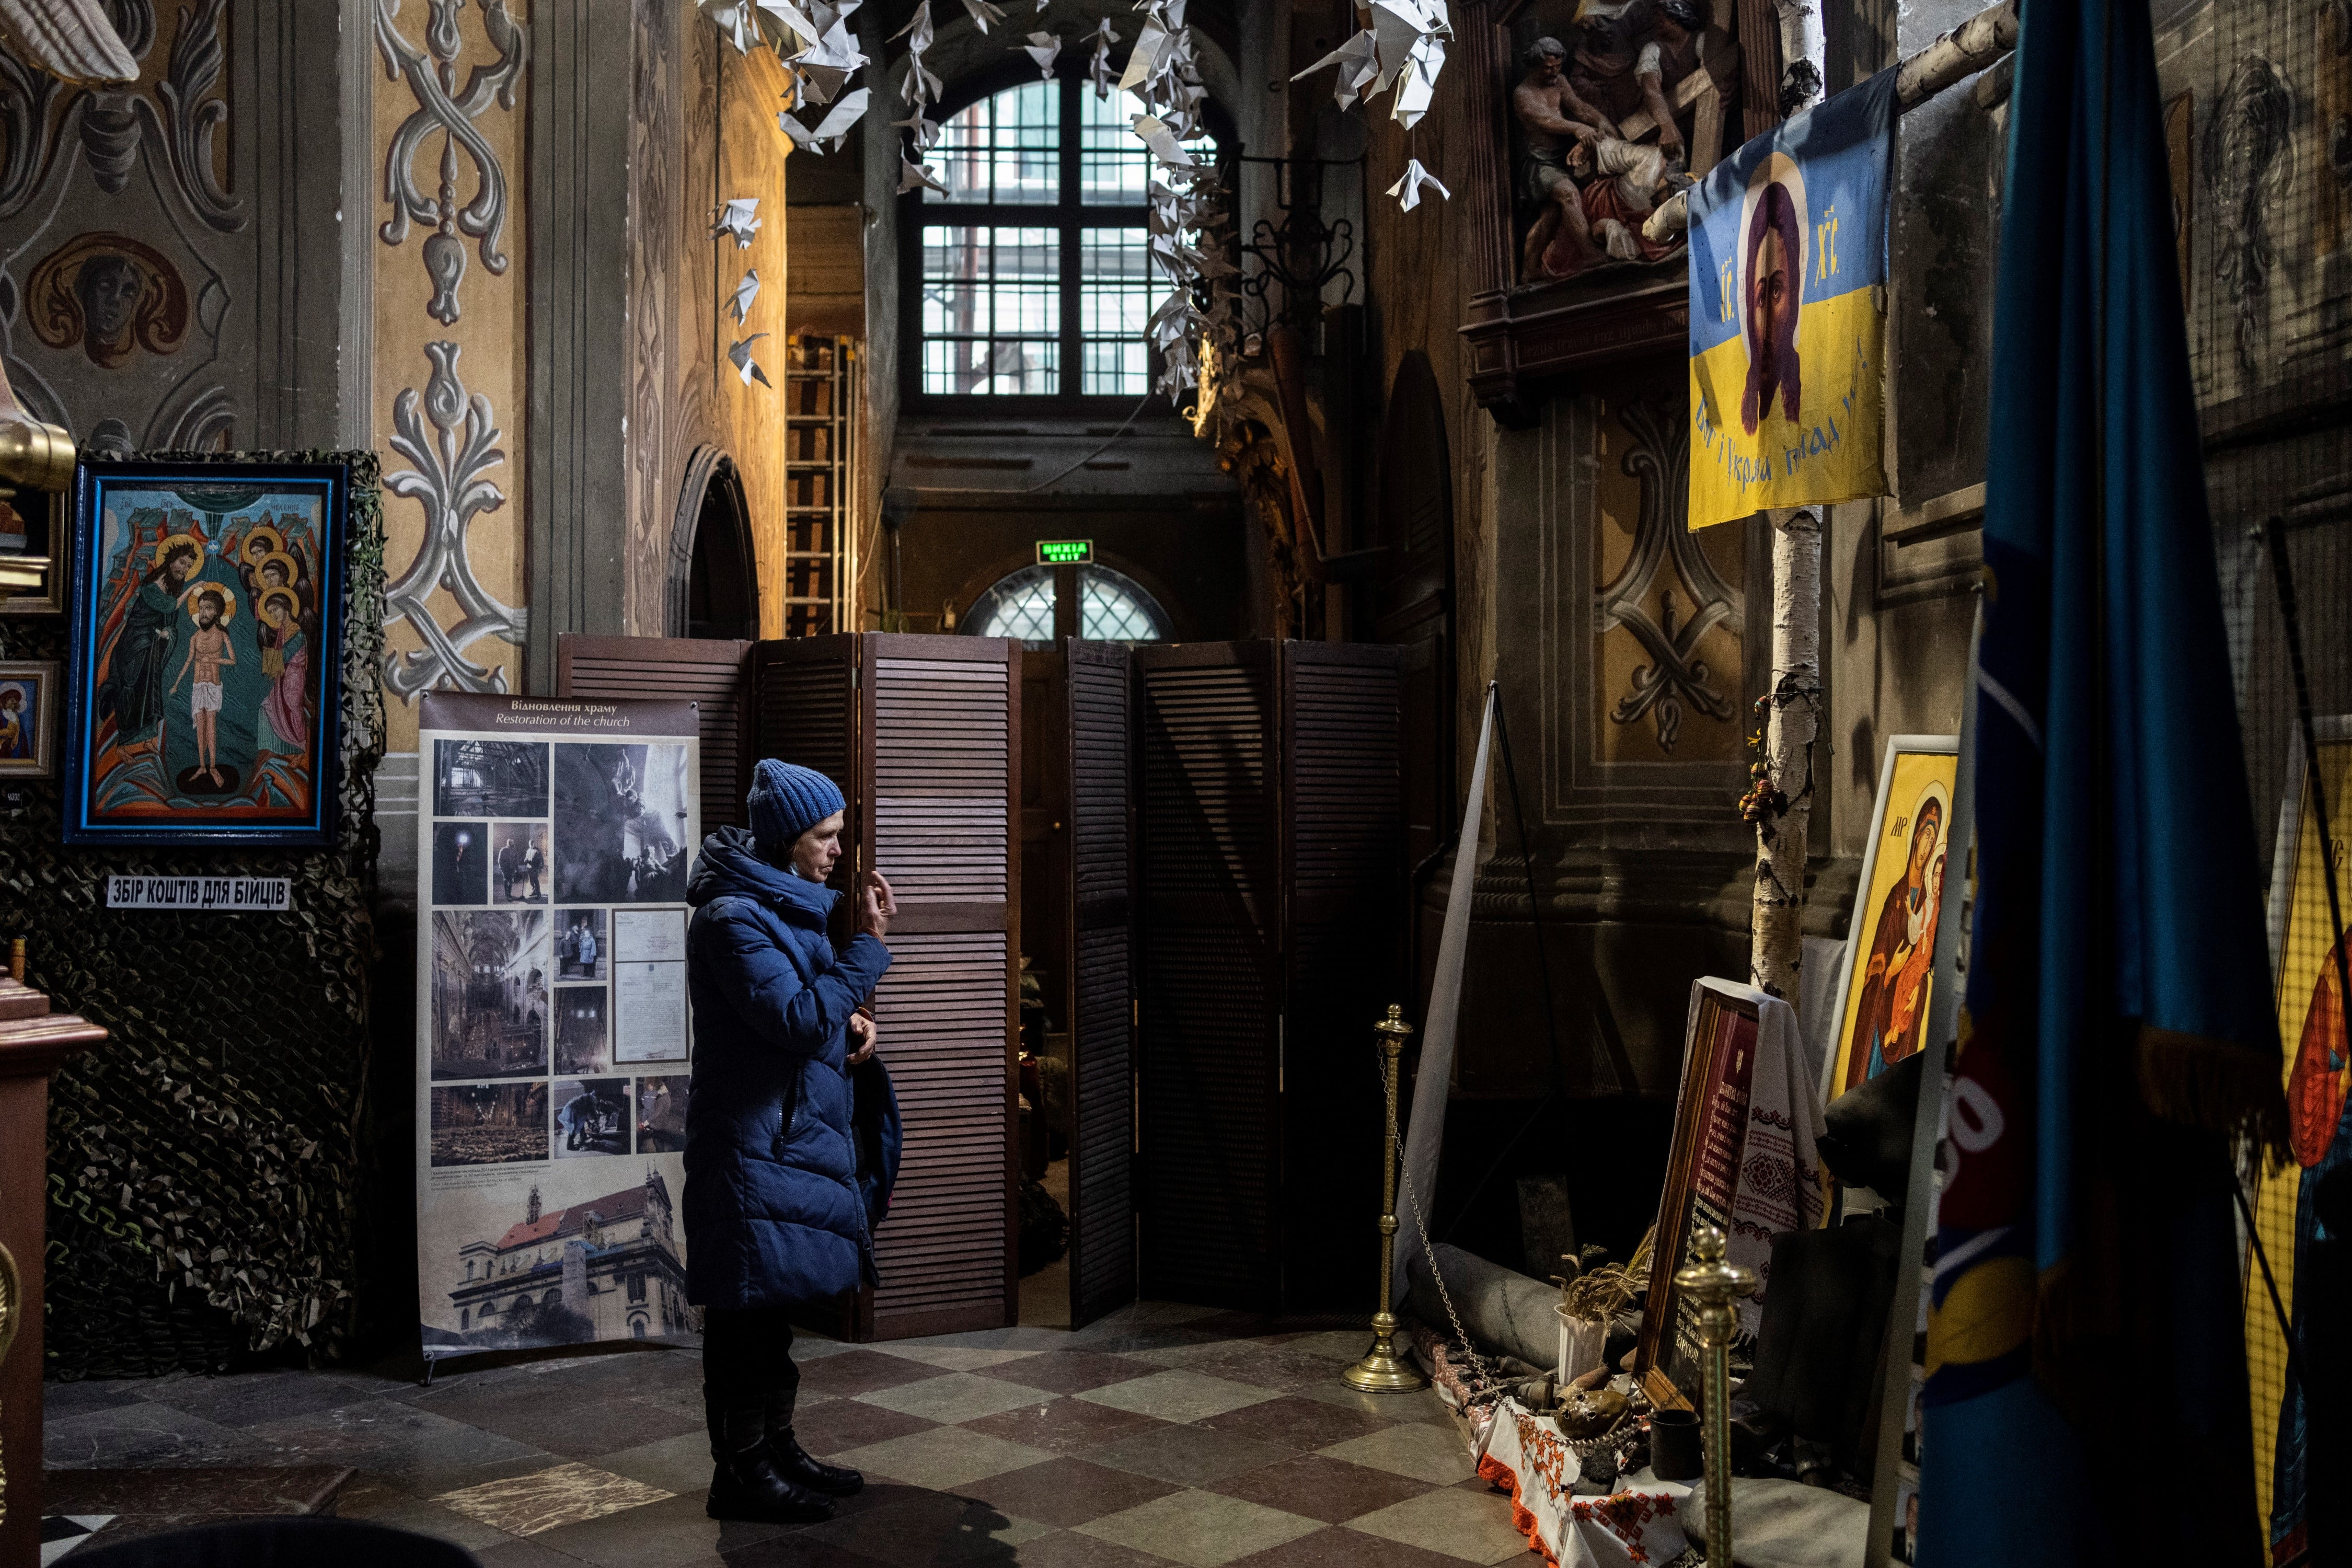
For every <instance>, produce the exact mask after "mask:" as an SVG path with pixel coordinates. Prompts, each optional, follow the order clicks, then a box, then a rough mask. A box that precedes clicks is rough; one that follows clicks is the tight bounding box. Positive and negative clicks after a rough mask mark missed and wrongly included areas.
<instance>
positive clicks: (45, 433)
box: [0, 409, 74, 490]
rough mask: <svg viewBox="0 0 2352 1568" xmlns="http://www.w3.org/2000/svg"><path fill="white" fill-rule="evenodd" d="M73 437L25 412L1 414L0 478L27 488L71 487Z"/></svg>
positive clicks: (17, 410)
mask: <svg viewBox="0 0 2352 1568" xmlns="http://www.w3.org/2000/svg"><path fill="white" fill-rule="evenodd" d="M73 471H74V444H73V437H71V436H69V435H68V434H67V433H66V432H65V431H64V430H63V429H62V428H60V427H59V426H55V425H44V424H42V423H41V422H40V421H39V420H37V419H36V418H34V417H33V416H31V415H29V414H26V413H25V412H24V411H23V410H22V409H13V410H7V411H5V412H0V479H5V480H6V481H7V482H8V483H9V484H10V485H12V486H16V485H21V486H23V487H25V488H26V489H36V490H63V489H69V488H71V486H72V484H73Z"/></svg>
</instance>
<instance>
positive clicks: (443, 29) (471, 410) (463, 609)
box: [374, 0, 529, 699]
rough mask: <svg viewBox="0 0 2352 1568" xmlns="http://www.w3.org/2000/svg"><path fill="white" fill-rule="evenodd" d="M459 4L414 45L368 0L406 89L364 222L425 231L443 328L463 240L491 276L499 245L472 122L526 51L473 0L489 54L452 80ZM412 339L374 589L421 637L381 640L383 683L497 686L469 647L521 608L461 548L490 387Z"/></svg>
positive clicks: (477, 506) (481, 460)
mask: <svg viewBox="0 0 2352 1568" xmlns="http://www.w3.org/2000/svg"><path fill="white" fill-rule="evenodd" d="M465 3H466V0H427V5H426V7H425V43H424V45H423V47H419V46H417V45H416V44H415V43H413V42H411V41H410V40H409V39H408V38H407V37H406V36H405V35H404V34H403V33H402V32H401V30H400V28H399V26H398V19H399V16H400V9H401V0H375V7H374V12H375V44H376V49H377V52H378V53H379V54H380V55H381V56H382V57H383V67H384V74H385V77H386V79H388V80H390V81H392V82H394V83H403V84H405V85H406V87H407V89H408V90H409V93H410V95H411V96H412V97H413V98H414V100H415V108H414V109H413V110H411V111H410V112H409V113H408V114H407V115H406V116H405V117H404V119H403V120H402V121H401V122H400V124H399V126H398V127H397V128H396V129H395V130H394V132H393V133H392V136H391V139H390V142H389V143H388V144H387V146H386V148H385V153H384V163H383V198H384V200H385V201H386V202H387V203H388V204H389V205H391V208H392V216H390V217H388V218H387V219H385V220H384V222H383V225H382V226H380V227H378V229H377V230H376V234H377V237H378V238H380V239H381V240H382V241H383V243H384V244H385V245H387V246H390V247H394V248H398V247H401V246H403V245H404V244H405V243H406V242H407V240H408V237H409V235H410V233H411V231H412V230H411V226H412V225H415V226H420V227H423V228H425V230H426V231H427V232H426V234H425V240H424V243H423V246H422V247H421V251H422V258H423V260H424V263H425V276H426V278H427V279H428V280H429V281H430V283H431V285H432V297H431V299H430V300H428V301H427V302H426V304H425V314H426V315H427V316H429V317H431V318H432V319H433V320H434V321H438V322H440V323H441V324H442V326H444V327H448V326H451V325H454V324H455V323H456V322H457V321H459V320H460V319H462V317H463V316H464V313H465V311H464V307H463V305H462V303H461V301H460V300H459V297H458V296H459V288H460V285H462V284H463V283H464V281H465V279H466V268H467V261H466V243H465V242H466V240H467V239H472V240H474V241H476V242H477V248H478V254H479V255H480V257H481V260H482V267H483V269H484V270H486V271H487V272H488V273H489V274H490V275H491V276H492V277H499V276H503V275H504V274H505V273H506V271H507V267H508V257H507V254H506V252H505V251H504V250H502V249H501V248H500V239H501V237H502V236H503V234H504V231H505V227H506V222H507V216H508V209H509V185H508V180H507V172H506V169H505V166H504V165H503V164H502V163H500V162H499V154H498V151H497V149H496V148H495V147H494V146H493V145H492V144H491V142H490V140H489V138H488V137H487V136H485V135H484V134H483V133H482V131H481V128H480V126H479V125H478V123H477V122H478V121H479V119H480V118H481V116H482V115H483V114H484V113H486V112H488V110H489V109H490V107H491V106H492V105H493V104H496V105H497V106H498V107H499V109H501V110H506V111H508V112H509V113H511V112H512V111H513V110H514V108H515V101H516V94H517V89H518V87H519V85H520V80H521V78H522V74H523V70H524V68H525V65H526V63H527V60H528V54H529V50H528V46H527V39H526V35H525V33H524V32H523V30H522V27H521V26H520V25H519V24H518V23H517V22H516V21H515V19H514V17H513V16H512V15H511V14H510V13H509V11H508V9H507V5H506V0H483V4H482V5H481V14H482V31H483V34H484V37H486V38H487V40H488V44H489V47H490V48H491V50H492V51H494V55H493V58H490V59H488V60H487V61H485V62H482V63H479V64H477V65H475V66H474V67H473V68H471V69H470V70H469V71H468V72H467V75H466V79H465V85H464V86H463V87H462V88H460V87H459V86H458V72H457V61H458V58H459V57H460V55H461V54H462V53H463V50H464V44H465V40H464V37H463V36H462V35H461V33H460V31H459V27H458V18H459V13H460V12H461V11H462V10H463V9H464V8H465ZM436 134H437V135H438V136H439V138H440V156H439V159H438V164H437V172H438V179H437V184H436V189H435V192H434V194H433V195H429V196H428V195H425V192H424V191H423V189H422V188H420V186H419V185H418V184H417V183H416V178H415V163H416V160H417V159H418V157H419V156H420V155H422V154H424V153H425V152H426V151H427V149H428V147H429V144H430V143H431V142H432V140H433V138H434V137H435V136H436ZM467 165H470V169H471V174H472V177H473V183H474V195H473V196H472V199H470V200H469V201H467V202H465V203H464V204H463V205H460V203H459V200H458V196H459V191H458V185H459V174H460V172H461V168H463V167H464V166H467ZM423 346H424V352H425V358H426V359H427V361H429V362H430V363H431V366H432V371H431V374H430V375H429V377H428V378H427V380H426V382H425V392H424V395H423V397H422V399H421V400H420V398H419V397H418V395H417V391H416V388H415V387H414V386H408V387H403V388H402V389H401V391H400V393H399V394H398V395H397V396H396V397H394V401H393V411H392V421H393V432H394V433H393V435H392V437H391V441H390V445H391V447H392V449H393V451H394V452H395V453H397V454H398V455H399V456H400V457H403V458H406V459H407V460H408V462H409V463H410V464H411V465H412V466H411V467H409V468H403V469H401V470H399V471H397V472H394V473H389V474H386V475H385V476H384V481H383V484H384V489H387V490H389V491H390V492H391V493H393V494H394V495H396V496H400V497H402V498H404V499H406V500H414V501H415V502H417V503H418V505H419V506H420V507H422V508H423V510H424V514H425V515H424V531H423V533H422V536H421V537H420V538H419V539H418V542H417V547H416V553H415V557H414V558H413V559H412V560H411V561H410V562H409V563H408V565H407V567H406V568H405V569H404V571H403V572H402V573H401V574H400V575H399V577H398V579H397V580H395V581H394V582H393V583H392V584H390V585H389V586H388V587H386V589H385V590H384V623H385V626H386V627H387V628H389V627H391V626H393V625H394V623H396V622H398V621H401V620H403V619H404V620H406V621H407V622H408V624H409V626H410V627H411V628H412V629H413V630H414V632H415V637H416V640H417V642H418V643H419V644H420V645H421V646H419V647H416V648H414V649H408V650H399V649H393V650H387V651H386V653H385V655H384V684H385V685H386V686H387V687H389V688H390V689H392V690H393V691H394V693H396V694H397V695H399V696H400V697H402V698H404V699H414V698H415V696H416V695H417V694H418V693H419V692H422V691H425V690H427V689H436V688H438V689H455V690H461V691H504V690H506V689H508V687H507V676H506V669H505V667H504V665H503V663H499V664H486V663H478V662H477V661H476V660H475V659H473V658H470V657H468V650H469V649H471V648H472V647H474V645H476V644H477V643H478V642H480V641H481V640H482V639H483V638H485V637H494V638H496V639H498V640H499V641H502V642H506V643H509V644H512V645H515V646H520V645H521V644H522V643H523V641H524V638H525V636H526V629H527V625H528V617H527V613H526V612H525V611H524V610H523V609H521V608H520V607H515V606H510V605H507V604H505V603H504V602H503V601H501V600H500V599H499V596H498V595H496V594H495V593H493V592H491V590H490V589H489V587H488V586H487V585H486V584H484V583H483V581H482V578H481V575H480V573H479V571H478V568H477V566H476V564H475V562H474V558H473V552H472V538H471V534H472V529H473V525H474V522H475V521H476V520H477V519H478V518H479V517H481V516H483V515H485V514H487V513H489V512H495V511H497V510H500V509H501V508H503V507H504V506H505V505H506V502H507V496H506V492H505V491H504V490H502V489H499V485H498V483H497V482H496V481H495V480H494V479H492V478H491V477H490V474H491V470H493V469H495V468H499V467H501V466H502V465H503V464H504V463H505V462H506V453H505V452H504V451H502V450H501V449H500V448H499V446H498V441H499V428H498V424H497V415H496V412H495V410H494V409H493V407H492V405H491V402H490V399H489V397H488V395H486V394H483V393H480V392H468V391H467V387H466V385H465V383H464V382H463V381H462V380H461V379H460V377H459V375H458V371H457V363H458V358H459V355H460V353H461V350H460V347H459V345H458V344H457V343H455V342H448V341H446V340H440V339H436V340H435V341H432V342H426V343H425V344H424V345H423ZM420 408H421V410H422V417H420V416H419V411H420ZM428 421H429V423H430V425H431V426H432V428H431V429H430V431H428V430H427V429H426V428H425V426H426V423H427V422H428ZM436 589H441V590H446V592H447V594H448V595H449V597H450V598H451V599H453V600H454V601H456V603H457V610H458V618H457V621H456V622H455V623H454V624H452V625H449V626H443V625H442V624H441V623H440V622H439V621H438V620H437V619H436V617H435V615H434V612H433V608H432V605H431V600H432V596H433V594H434V592H435V590H436Z"/></svg>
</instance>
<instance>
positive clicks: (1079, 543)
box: [1037, 539, 1095, 566]
mask: <svg viewBox="0 0 2352 1568" xmlns="http://www.w3.org/2000/svg"><path fill="white" fill-rule="evenodd" d="M1094 558H1095V542H1094V541H1093V540H1091V539H1041V540H1039V541H1038V542H1037V564H1038V565H1040V566H1084V565H1086V564H1087V563H1090V562H1092V561H1093V560H1094Z"/></svg>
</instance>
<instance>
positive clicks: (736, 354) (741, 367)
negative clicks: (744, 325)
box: [727, 332, 775, 388]
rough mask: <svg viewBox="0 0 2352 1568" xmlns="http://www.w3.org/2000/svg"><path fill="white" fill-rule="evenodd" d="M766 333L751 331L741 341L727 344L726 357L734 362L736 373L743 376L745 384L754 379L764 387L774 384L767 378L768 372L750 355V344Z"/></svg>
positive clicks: (749, 383)
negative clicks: (748, 335)
mask: <svg viewBox="0 0 2352 1568" xmlns="http://www.w3.org/2000/svg"><path fill="white" fill-rule="evenodd" d="M767 335H768V334H767V333H765V332H753V333H752V334H751V336H750V337H748V338H745V339H744V340H743V341H742V342H737V343H730V344H728V345H727V357H728V358H729V359H730V360H732V361H734V362H735V370H736V374H739V375H740V376H741V377H742V378H743V384H744V385H746V386H749V385H751V383H752V382H753V381H755V380H756V381H757V382H758V383H759V384H761V386H765V387H771V388H772V387H773V386H774V385H775V383H774V382H772V381H770V380H769V379H768V373H767V372H766V371H764V370H761V368H760V362H759V361H758V360H755V359H753V358H752V357H751V345H752V344H753V343H756V342H759V341H760V340H761V338H764V337H766V336H767Z"/></svg>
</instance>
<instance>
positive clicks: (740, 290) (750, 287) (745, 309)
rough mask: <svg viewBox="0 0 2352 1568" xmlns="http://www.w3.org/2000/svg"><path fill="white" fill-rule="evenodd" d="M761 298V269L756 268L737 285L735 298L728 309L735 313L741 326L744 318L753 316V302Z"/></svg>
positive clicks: (747, 273) (730, 301) (731, 300)
mask: <svg viewBox="0 0 2352 1568" xmlns="http://www.w3.org/2000/svg"><path fill="white" fill-rule="evenodd" d="M759 297H760V273H759V269H758V268H753V269H752V270H751V271H749V272H746V273H745V274H743V280H742V281H741V282H740V283H738V284H736V285H735V293H734V295H733V297H732V298H730V300H728V301H727V308H728V310H731V311H733V312H734V314H735V320H736V321H737V323H738V324H739V325H740V323H741V322H742V321H743V320H744V318H746V317H747V316H749V315H751V301H752V300H756V299H758V298H759Z"/></svg>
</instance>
